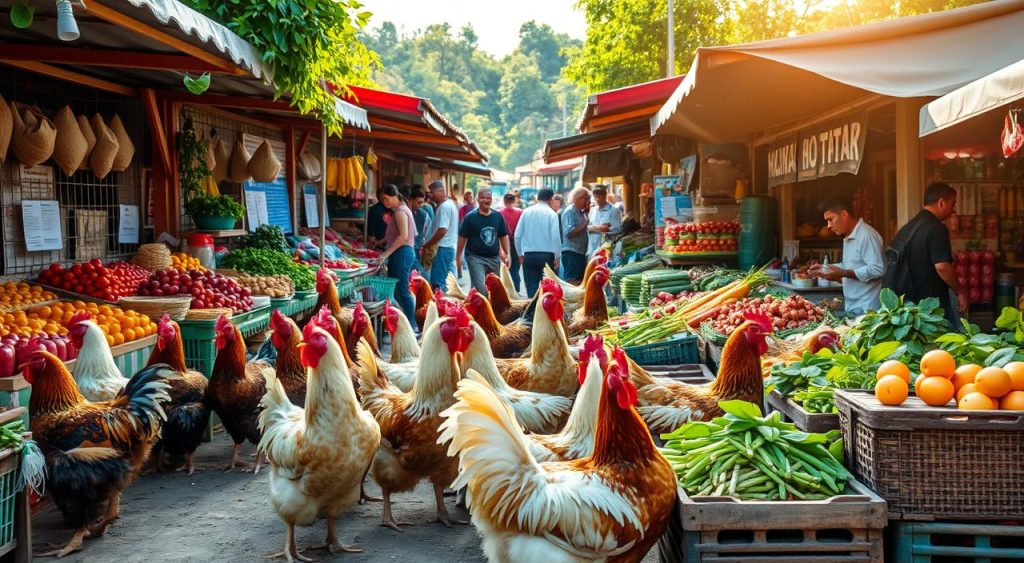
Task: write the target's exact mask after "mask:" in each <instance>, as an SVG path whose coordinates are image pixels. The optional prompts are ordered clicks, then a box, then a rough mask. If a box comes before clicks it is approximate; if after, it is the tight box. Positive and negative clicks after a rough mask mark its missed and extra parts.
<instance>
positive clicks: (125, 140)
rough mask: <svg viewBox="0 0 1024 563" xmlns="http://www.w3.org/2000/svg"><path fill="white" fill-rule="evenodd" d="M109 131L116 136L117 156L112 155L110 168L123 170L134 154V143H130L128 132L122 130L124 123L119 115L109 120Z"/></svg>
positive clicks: (115, 170)
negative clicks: (112, 162) (111, 166)
mask: <svg viewBox="0 0 1024 563" xmlns="http://www.w3.org/2000/svg"><path fill="white" fill-rule="evenodd" d="M110 131H111V132H112V133H114V136H115V137H117V156H116V157H114V164H113V168H112V170H113V171H114V172H124V171H125V170H127V169H128V166H129V165H131V163H132V157H134V156H135V144H134V143H132V140H131V138H130V137H129V136H128V132H127V131H125V130H124V123H122V122H121V117H120V116H118V115H114V118H113V119H111V120H110Z"/></svg>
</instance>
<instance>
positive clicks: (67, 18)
mask: <svg viewBox="0 0 1024 563" xmlns="http://www.w3.org/2000/svg"><path fill="white" fill-rule="evenodd" d="M79 35H80V34H79V32H78V22H76V21H75V11H74V8H72V7H71V0H57V38H58V39H60V40H61V41H74V40H75V39H78V37H79Z"/></svg>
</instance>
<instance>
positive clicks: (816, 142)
mask: <svg viewBox="0 0 1024 563" xmlns="http://www.w3.org/2000/svg"><path fill="white" fill-rule="evenodd" d="M867 134H868V113H867V112H859V113H855V114H851V115H849V116H846V117H842V118H838V119H834V120H831V121H826V122H824V123H819V124H817V125H814V126H812V127H808V128H807V129H804V130H802V131H800V132H799V133H794V134H793V135H788V136H786V137H784V138H782V139H780V140H778V141H775V142H774V143H771V144H769V145H768V186H769V187H774V186H778V185H781V184H790V183H793V182H807V181H809V180H817V179H818V178H827V177H829V176H836V175H838V174H842V173H848V174H856V173H857V172H858V171H859V170H860V163H861V160H862V159H863V158H864V142H865V140H866V139H867Z"/></svg>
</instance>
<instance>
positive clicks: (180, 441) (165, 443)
mask: <svg viewBox="0 0 1024 563" xmlns="http://www.w3.org/2000/svg"><path fill="white" fill-rule="evenodd" d="M156 334H157V340H156V348H155V349H154V350H153V353H152V354H150V355H149V361H148V362H147V363H146V367H152V366H155V365H157V364H166V365H167V366H168V367H170V368H171V369H172V370H174V371H175V373H177V374H178V377H175V378H174V379H170V380H168V382H167V383H168V385H169V389H168V390H167V394H168V396H169V397H170V401H168V402H167V404H165V405H164V411H166V413H167V422H165V423H164V425H163V430H162V431H161V433H160V441H159V442H158V443H157V445H156V446H154V448H153V452H152V454H151V455H152V458H153V467H154V468H155V469H157V470H158V471H159V470H160V453H161V452H167V454H168V455H170V456H171V457H172V458H178V457H182V456H184V457H185V467H184V469H186V470H187V471H188V474H189V475H192V473H194V472H195V469H196V468H195V465H194V464H193V463H192V454H194V453H195V451H196V449H197V448H199V444H200V443H201V442H202V441H203V436H204V435H205V434H206V430H207V428H208V427H209V425H210V408H209V407H208V406H206V405H205V404H204V403H203V395H205V394H206V386H207V381H206V376H205V375H203V374H201V373H199V372H198V371H196V370H192V369H188V367H187V366H186V365H185V348H184V346H183V345H182V342H181V329H180V328H179V327H178V323H176V322H174V321H172V320H171V318H170V317H169V316H167V315H164V316H163V318H161V319H160V322H159V323H157V328H156Z"/></svg>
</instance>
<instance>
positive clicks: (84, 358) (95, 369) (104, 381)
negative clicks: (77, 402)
mask: <svg viewBox="0 0 1024 563" xmlns="http://www.w3.org/2000/svg"><path fill="white" fill-rule="evenodd" d="M68 333H69V334H70V335H71V343H72V344H74V345H75V348H78V358H76V359H75V365H74V368H73V369H72V371H71V376H72V377H74V378H75V383H76V384H77V385H78V389H79V390H80V391H81V392H82V395H83V396H85V398H86V399H88V400H89V401H90V402H93V403H98V402H102V401H112V400H114V397H116V396H117V394H118V393H120V392H121V389H124V386H125V385H126V384H127V383H128V379H127V378H125V376H124V375H123V374H122V373H121V370H120V369H118V367H117V364H115V363H114V355H113V354H112V353H111V352H110V344H109V343H108V342H107V337H106V335H105V334H103V331H102V330H101V329H100V327H99V325H97V324H96V323H95V322H93V321H92V314H91V313H89V312H87V311H82V312H79V313H76V314H75V316H73V317H71V321H70V322H68Z"/></svg>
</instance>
